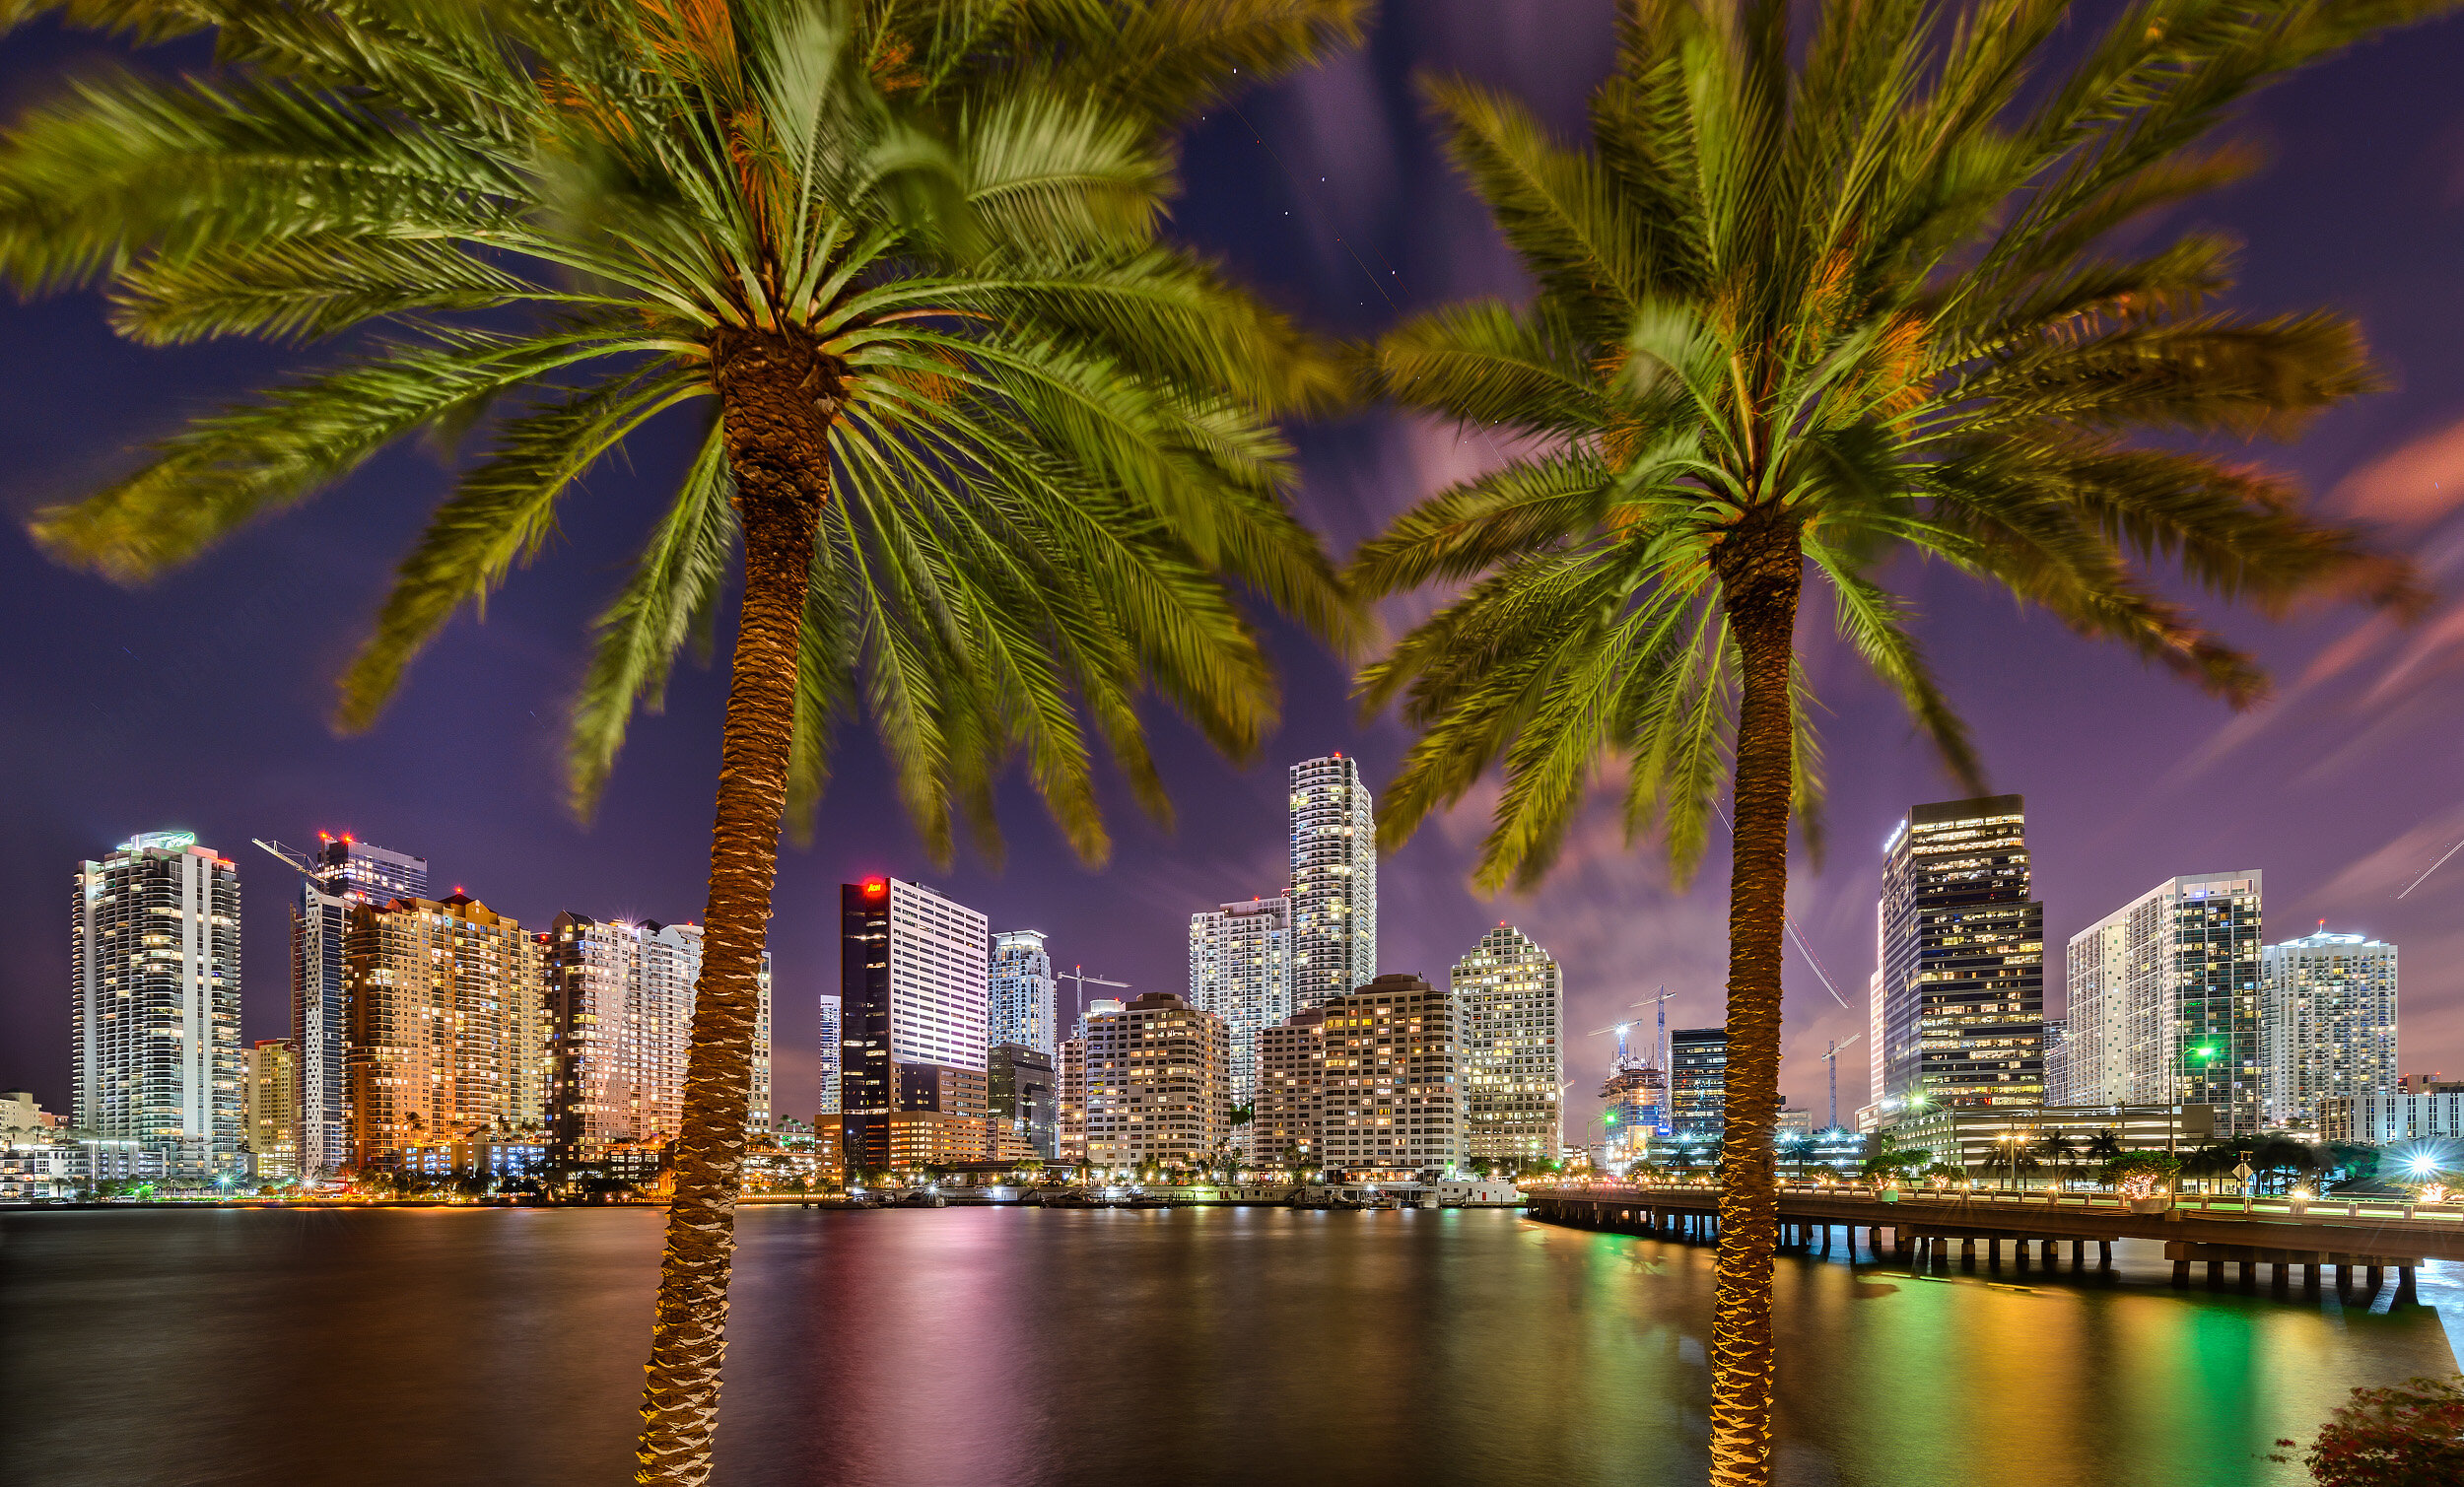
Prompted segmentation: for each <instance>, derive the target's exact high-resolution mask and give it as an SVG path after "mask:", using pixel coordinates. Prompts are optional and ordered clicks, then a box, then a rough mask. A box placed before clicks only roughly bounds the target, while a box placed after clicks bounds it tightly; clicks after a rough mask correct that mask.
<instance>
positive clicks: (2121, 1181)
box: [2104, 1151, 2182, 1199]
mask: <svg viewBox="0 0 2464 1487" xmlns="http://www.w3.org/2000/svg"><path fill="white" fill-rule="evenodd" d="M2181 1170H2182V1161H2181V1158H2179V1157H2176V1156H2172V1155H2170V1154H2168V1153H2165V1152H2160V1151H2134V1152H2127V1153H2124V1154H2123V1155H2121V1156H2118V1157H2115V1158H2114V1159H2113V1160H2112V1161H2110V1162H2107V1163H2105V1164H2104V1180H2105V1181H2106V1182H2108V1183H2112V1184H2113V1188H2114V1191H2116V1192H2119V1193H2120V1194H2121V1195H2122V1196H2123V1197H2125V1198H2134V1199H2136V1198H2153V1197H2156V1195H2158V1194H2159V1193H2162V1192H2164V1191H2165V1190H2166V1189H2168V1188H2170V1187H2171V1186H2172V1185H2173V1178H2174V1175H2175V1174H2177V1173H2179V1172H2180V1171H2181Z"/></svg>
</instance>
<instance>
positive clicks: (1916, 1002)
mask: <svg viewBox="0 0 2464 1487" xmlns="http://www.w3.org/2000/svg"><path fill="white" fill-rule="evenodd" d="M2026 826H2027V821H2026V802H2025V799H2024V798H2023V797H2021V796H2019V795H1986V796H1979V797H1976V798H1974V799H1968V800H1944V801H1937V802H1934V803H1932V804H1928V805H1919V806H1915V807H1913V808H1911V809H1910V810H1909V812H1908V817H1907V819H1906V820H1905V821H1902V822H1901V823H1900V824H1899V826H1898V827H1897V828H1896V829H1895V830H1893V831H1892V833H1891V835H1890V838H1889V840H1888V841H1887V842H1885V843H1884V844H1883V848H1882V855H1883V865H1882V905H1881V911H1882V912H1881V924H1880V932H1881V944H1880V946H1879V966H1880V969H1881V972H1882V976H1881V980H1880V981H1879V983H1878V984H1877V985H1876V987H1875V993H1876V994H1877V995H1879V997H1880V1002H1879V1004H1878V1006H1877V1008H1876V1009H1875V1011H1876V1015H1875V1016H1874V1017H1873V1018H1872V1022H1873V1024H1874V1025H1875V1026H1876V1028H1877V1029H1878V1031H1879V1035H1880V1037H1879V1042H1878V1043H1877V1045H1876V1047H1875V1048H1874V1050H1873V1052H1872V1053H1871V1054H1870V1055H1869V1056H1870V1057H1872V1058H1873V1059H1874V1067H1875V1079H1876V1085H1877V1087H1876V1103H1877V1104H1881V1105H1884V1106H1886V1107H1887V1106H1888V1105H1889V1103H1890V1102H1892V1101H1894V1100H1896V1101H1901V1102H1905V1101H1908V1100H1911V1099H1914V1098H1917V1097H1922V1098H1923V1100H1924V1101H1925V1103H1927V1104H1935V1105H1939V1104H1952V1105H2037V1104H2041V1103H2043V1101H2044V1097H2045V1062H2044V1032H2045V964H2044V963H2045V944H2044V941H2045V907H2044V905H2043V904H2041V903H2039V902H2037V901H2036V900H2035V899H2034V898H2032V897H2030V887H2029V885H2030V881H2031V880H2030V872H2029V859H2028V851H2027V833H2026Z"/></svg>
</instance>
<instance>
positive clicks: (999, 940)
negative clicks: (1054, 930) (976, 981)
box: [986, 929, 1061, 1057]
mask: <svg viewBox="0 0 2464 1487" xmlns="http://www.w3.org/2000/svg"><path fill="white" fill-rule="evenodd" d="M1058 990H1059V983H1058V982H1056V981H1055V980H1053V958H1052V956H1051V955H1050V954H1049V953H1047V952H1046V950H1045V948H1044V931H1043V930H1041V929H1004V930H1002V931H1001V932H1000V933H998V934H996V935H994V936H992V968H991V971H990V973H989V983H988V986H987V990H986V1000H987V1003H988V1012H987V1016H986V1024H987V1026H986V1037H987V1038H988V1039H989V1040H990V1042H991V1044H995V1045H997V1044H1004V1043H1012V1044H1016V1045H1018V1046H1019V1047H1020V1048H1033V1049H1035V1050H1036V1051H1037V1052H1039V1053H1042V1054H1044V1055H1045V1056H1046V1057H1050V1056H1052V1052H1053V1049H1054V1048H1057V1047H1059V1045H1058V1043H1057V1042H1056V1037H1057V1033H1056V1029H1057V1027H1058V1020H1059V1018H1060V1015H1061V1008H1060V1004H1059V998H1058V997H1057V996H1056V994H1055V993H1056V992H1057V991H1058Z"/></svg>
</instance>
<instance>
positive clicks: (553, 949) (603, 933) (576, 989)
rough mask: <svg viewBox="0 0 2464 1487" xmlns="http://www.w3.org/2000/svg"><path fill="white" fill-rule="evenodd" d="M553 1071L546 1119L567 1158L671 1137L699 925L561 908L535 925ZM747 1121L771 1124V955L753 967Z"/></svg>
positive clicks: (689, 1041)
mask: <svg viewBox="0 0 2464 1487" xmlns="http://www.w3.org/2000/svg"><path fill="white" fill-rule="evenodd" d="M540 940H541V948H542V951H543V953H544V955H545V975H546V987H545V995H546V1012H547V1024H548V1036H549V1040H550V1050H551V1054H552V1057H553V1075H552V1078H553V1082H552V1085H551V1093H550V1100H549V1108H550V1110H549V1115H550V1124H551V1126H552V1128H553V1130H554V1132H555V1138H556V1148H557V1153H558V1156H559V1157H560V1158H561V1159H562V1160H565V1161H572V1162H584V1163H597V1162H602V1161H604V1160H606V1156H607V1153H608V1151H609V1150H610V1149H611V1148H612V1147H613V1146H615V1145H616V1144H618V1143H622V1142H638V1141H650V1142H659V1141H672V1140H674V1139H675V1138H676V1136H677V1135H678V1134H679V1133H680V1132H681V1131H682V1130H683V1128H684V1076H685V1066H686V1061H687V1058H688V1056H689V1054H690V1053H691V1050H692V1046H693V1005H694V1001H695V998H696V995H697V993H698V990H699V988H700V985H701V980H702V953H703V937H702V927H701V926H700V925H698V924H662V923H660V922H659V921H657V920H656V919H644V920H640V921H635V920H630V919H598V918H592V917H591V916H589V915H588V914H581V913H574V912H570V911H569V912H564V913H560V914H558V915H557V916H556V919H555V921H554V922H553V923H552V924H551V925H550V926H549V928H548V932H547V933H546V934H545V935H542V936H541V937H540ZM754 985H755V1006H754V1021H753V1061H752V1072H751V1078H750V1083H749V1084H748V1086H747V1089H746V1095H745V1128H746V1129H747V1130H748V1131H751V1132H753V1133H754V1134H755V1135H756V1136H760V1135H763V1134H766V1133H767V1132H768V1131H769V1130H770V1123H771V1122H770V1114H771V1112H770V955H769V952H767V951H765V952H763V955H762V963H761V969H760V971H759V972H758V973H757V975H756V978H755V982H754Z"/></svg>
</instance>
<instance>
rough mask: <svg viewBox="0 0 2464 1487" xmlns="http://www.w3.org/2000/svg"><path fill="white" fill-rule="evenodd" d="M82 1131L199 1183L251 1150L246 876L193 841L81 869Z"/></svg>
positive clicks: (167, 843) (163, 844) (152, 840)
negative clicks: (246, 1109) (245, 1118)
mask: <svg viewBox="0 0 2464 1487" xmlns="http://www.w3.org/2000/svg"><path fill="white" fill-rule="evenodd" d="M70 925H71V930H70V933H71V952H72V965H73V967H74V970H75V976H76V984H75V992H74V996H75V1005H74V1007H73V1009H72V1027H73V1030H74V1037H75V1046H74V1059H75V1075H76V1085H75V1090H74V1095H73V1098H74V1105H73V1107H72V1109H73V1123H74V1124H75V1125H76V1127H77V1128H78V1129H79V1130H81V1131H87V1132H91V1133H92V1134H94V1135H96V1136H98V1137H103V1138H105V1139H113V1140H133V1141H137V1142H139V1143H140V1144H141V1145H142V1147H143V1149H144V1151H145V1153H146V1155H147V1158H148V1160H149V1161H150V1162H153V1163H159V1164H160V1166H161V1168H162V1170H164V1171H165V1172H166V1173H168V1174H171V1175H173V1176H177V1177H180V1178H184V1179H187V1180H190V1181H196V1180H200V1179H208V1178H213V1177H216V1176H220V1175H222V1174H225V1173H229V1172H232V1171H234V1170H235V1169H236V1168H237V1167H238V1166H239V1162H240V1152H241V1151H242V1150H243V1149H244V1145H245V1136H244V1133H243V1131H242V1129H241V1124H242V1122H241V1114H242V1105H243V1103H244V1102H243V1099H242V1095H241V1090H240V1085H241V1083H242V1081H243V1080H244V1079H245V1077H246V1060H245V1057H244V1055H243V1054H242V1053H241V1051H240V869H239V868H238V866H236V865H235V864H234V863H233V862H232V861H231V860H230V859H229V858H227V857H224V856H222V855H221V854H220V853H218V852H216V851H215V850H214V849H213V848H211V847H206V846H199V845H197V839H196V835H195V834H194V833H192V832H140V833H138V834H137V835H136V836H134V837H132V838H130V839H129V840H128V841H127V842H126V843H124V844H122V845H120V847H119V848H118V849H117V850H115V851H113V852H111V853H109V854H108V855H106V856H104V857H103V859H102V860H100V861H87V862H84V863H82V864H80V866H79V869H78V872H77V874H76V878H75V892H74V894H73V895H72V898H71V905H70Z"/></svg>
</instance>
